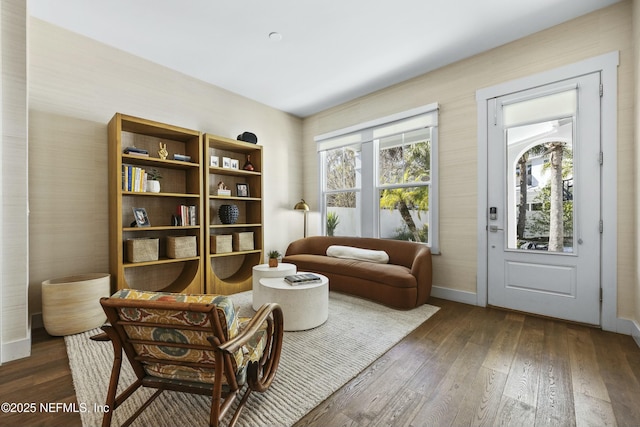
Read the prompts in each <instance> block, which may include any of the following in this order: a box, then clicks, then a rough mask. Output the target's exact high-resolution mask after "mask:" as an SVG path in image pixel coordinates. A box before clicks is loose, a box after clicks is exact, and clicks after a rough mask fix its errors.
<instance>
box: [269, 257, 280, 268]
mask: <svg viewBox="0 0 640 427" xmlns="http://www.w3.org/2000/svg"><path fill="white" fill-rule="evenodd" d="M277 266H278V258H269V267H277Z"/></svg>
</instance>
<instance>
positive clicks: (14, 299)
mask: <svg viewBox="0 0 640 427" xmlns="http://www.w3.org/2000/svg"><path fill="white" fill-rule="evenodd" d="M25 16H26V6H25V2H24V1H20V0H7V1H5V0H3V1H2V3H0V41H1V44H2V56H1V58H0V98H1V99H0V115H1V118H0V130H1V132H0V139H1V143H0V150H1V151H0V153H1V156H0V164H1V165H0V184H1V190H0V193H1V194H2V204H1V209H0V224H1V227H2V228H1V231H0V242H1V248H0V256H1V261H0V265H1V271H0V274H1V278H0V314H1V316H2V317H1V318H0V351H1V352H2V353H1V356H0V363H1V362H6V361H9V360H13V359H17V358H20V357H25V356H28V355H29V350H30V344H31V340H30V330H29V323H28V312H27V281H28V260H29V259H28V246H27V233H28V216H27V200H28V199H27V56H26V44H27V37H26V36H27V26H26V19H25Z"/></svg>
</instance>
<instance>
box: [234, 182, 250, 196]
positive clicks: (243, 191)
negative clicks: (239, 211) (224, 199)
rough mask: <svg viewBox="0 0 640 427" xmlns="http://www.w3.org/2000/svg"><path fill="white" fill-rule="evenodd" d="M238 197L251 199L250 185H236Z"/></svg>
mask: <svg viewBox="0 0 640 427" xmlns="http://www.w3.org/2000/svg"><path fill="white" fill-rule="evenodd" d="M236 195H237V196H238V197H249V184H245V183H237V184H236Z"/></svg>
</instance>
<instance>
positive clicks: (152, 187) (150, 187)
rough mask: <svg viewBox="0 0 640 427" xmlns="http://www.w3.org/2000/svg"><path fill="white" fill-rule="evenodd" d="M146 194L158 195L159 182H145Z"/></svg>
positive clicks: (151, 180) (150, 180) (149, 180)
mask: <svg viewBox="0 0 640 427" xmlns="http://www.w3.org/2000/svg"><path fill="white" fill-rule="evenodd" d="M147 192H148V193H159V192H160V181H154V180H153V179H148V180H147Z"/></svg>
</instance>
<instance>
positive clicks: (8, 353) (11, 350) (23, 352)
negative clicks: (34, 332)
mask: <svg viewBox="0 0 640 427" xmlns="http://www.w3.org/2000/svg"><path fill="white" fill-rule="evenodd" d="M29 356H31V338H23V339H20V340H16V341H11V342H4V343H2V358H0V360H1V361H2V363H7V362H11V361H12V360H17V359H23V358H25V357H29Z"/></svg>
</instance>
